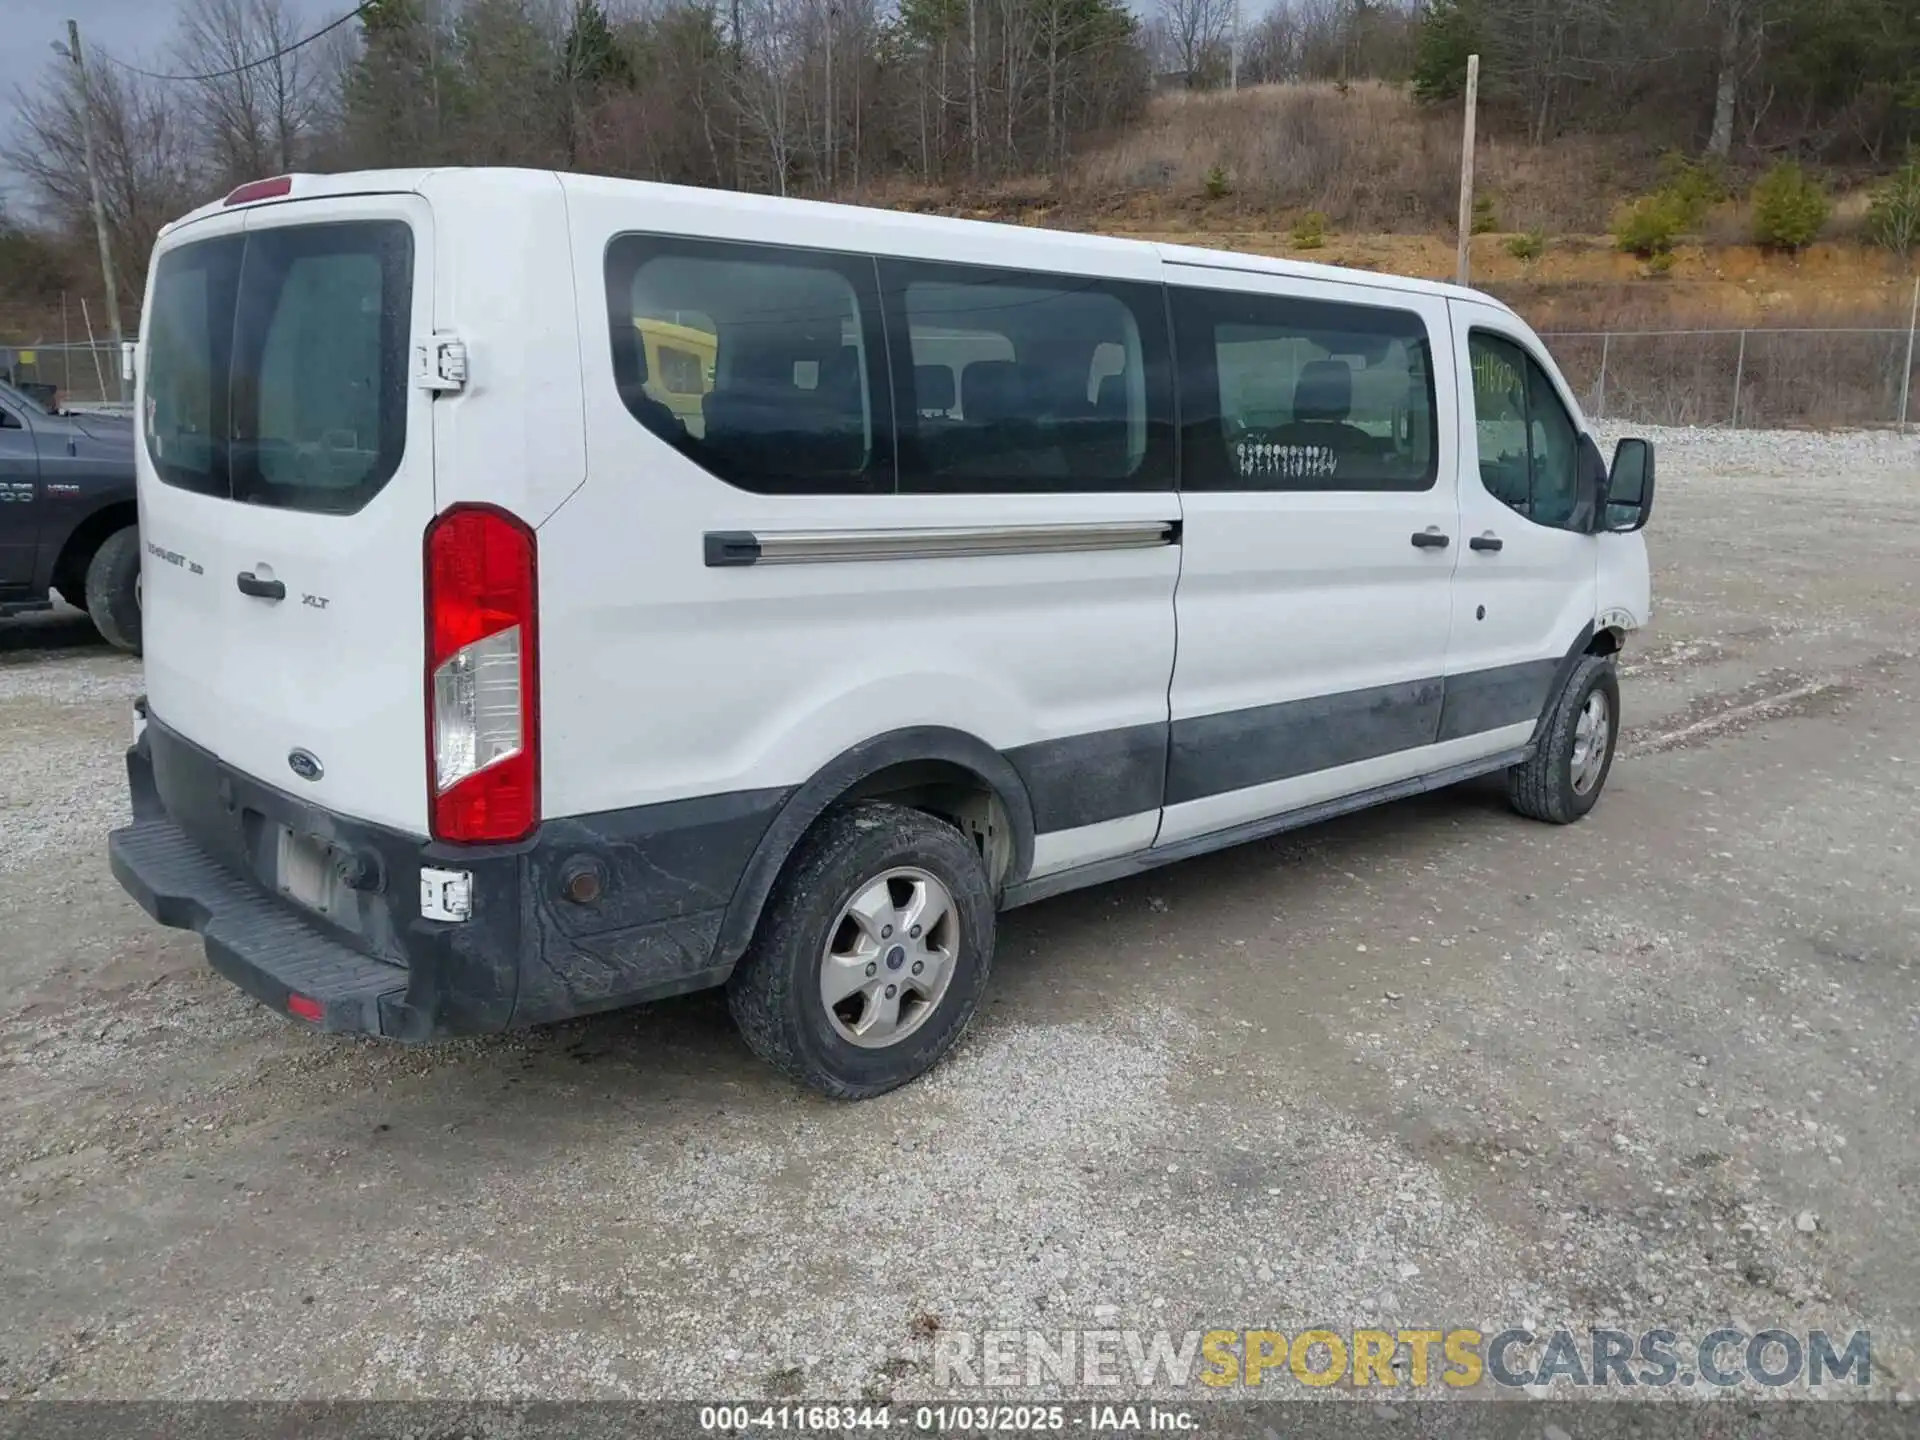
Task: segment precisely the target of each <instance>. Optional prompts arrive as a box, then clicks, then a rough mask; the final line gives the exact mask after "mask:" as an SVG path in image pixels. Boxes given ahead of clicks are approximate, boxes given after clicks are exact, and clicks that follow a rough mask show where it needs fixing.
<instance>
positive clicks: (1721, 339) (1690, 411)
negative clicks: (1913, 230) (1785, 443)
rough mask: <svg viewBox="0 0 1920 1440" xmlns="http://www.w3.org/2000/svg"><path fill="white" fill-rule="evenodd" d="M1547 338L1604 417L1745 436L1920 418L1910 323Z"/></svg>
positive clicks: (1594, 412) (1919, 380)
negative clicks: (1729, 431) (1879, 327)
mask: <svg viewBox="0 0 1920 1440" xmlns="http://www.w3.org/2000/svg"><path fill="white" fill-rule="evenodd" d="M1541 339H1543V340H1545V341H1546V343H1547V346H1548V348H1549V349H1550V350H1552V351H1553V358H1554V360H1555V361H1556V362H1557V363H1558V364H1559V366H1560V369H1561V371H1562V372H1563V373H1564V374H1565V375H1566V377H1567V383H1568V384H1570V385H1572V386H1573V388H1574V393H1575V394H1576V395H1577V396H1578V397H1579V399H1580V404H1581V408H1582V409H1584V410H1585V411H1586V412H1587V414H1588V416H1589V417H1590V418H1592V419H1595V420H1619V421H1625V422H1628V423H1638V424H1643V425H1683V426H1684V425H1696V426H1725V427H1730V428H1733V429H1740V430H1768V429H1788V428H1795V427H1851V426H1860V427H1866V426H1905V425H1907V424H1909V423H1911V422H1920V375H1917V374H1916V373H1915V363H1916V360H1917V359H1920V356H1916V354H1915V346H1914V340H1915V336H1914V332H1913V331H1912V330H1911V329H1908V328H1907V327H1905V326H1902V327H1900V328H1899V329H1885V330H1866V329H1860V330H1799V329H1778V330H1774V329H1766V330H1613V331H1585V332H1558V333H1543V334H1542V336H1541Z"/></svg>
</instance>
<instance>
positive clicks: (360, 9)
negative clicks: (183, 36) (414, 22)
mask: <svg viewBox="0 0 1920 1440" xmlns="http://www.w3.org/2000/svg"><path fill="white" fill-rule="evenodd" d="M379 3H380V0H361V3H360V4H358V5H356V6H354V7H353V9H351V10H349V11H348V12H347V13H346V14H344V15H342V16H341V17H340V18H339V19H337V20H331V21H329V22H328V23H327V24H325V25H322V26H321V27H320V28H319V29H318V30H316V31H314V32H313V33H312V34H311V35H309V36H307V37H306V38H304V39H301V40H296V41H294V42H293V44H291V45H288V46H286V47H285V48H283V49H280V50H276V51H274V52H273V53H272V54H271V55H262V56H261V57H260V58H259V59H258V60H249V61H247V63H246V64H244V65H235V66H234V67H233V68H232V69H230V70H210V71H208V72H207V73H206V74H204V75H162V74H160V73H159V72H158V71H154V70H142V69H141V68H140V67H139V66H138V65H129V64H127V62H126V61H124V60H117V59H115V58H114V57H113V56H111V55H108V54H106V52H104V51H99V52H97V53H98V54H99V55H100V57H101V58H102V59H103V60H105V61H107V62H108V63H109V64H111V65H118V66H119V67H120V68H121V69H122V70H126V71H129V72H130V73H132V74H135V75H143V76H145V77H146V78H147V79H149V80H189V81H204V80H225V79H226V78H227V77H228V76H230V75H244V74H245V73H246V72H247V71H249V70H258V69H259V68H260V67H261V66H262V65H271V64H272V63H273V62H274V61H276V60H279V59H282V58H284V57H285V56H288V55H291V54H292V53H293V52H294V51H296V50H298V49H300V48H301V47H302V46H305V45H311V44H312V43H313V42H314V41H316V40H318V39H319V38H320V37H321V36H323V35H327V34H330V33H332V32H333V31H335V30H338V29H339V28H340V27H341V26H342V25H344V24H346V23H347V22H348V21H349V20H357V19H359V18H360V17H361V16H362V15H364V14H366V13H367V11H369V10H371V9H373V8H374V6H375V5H377V4H379Z"/></svg>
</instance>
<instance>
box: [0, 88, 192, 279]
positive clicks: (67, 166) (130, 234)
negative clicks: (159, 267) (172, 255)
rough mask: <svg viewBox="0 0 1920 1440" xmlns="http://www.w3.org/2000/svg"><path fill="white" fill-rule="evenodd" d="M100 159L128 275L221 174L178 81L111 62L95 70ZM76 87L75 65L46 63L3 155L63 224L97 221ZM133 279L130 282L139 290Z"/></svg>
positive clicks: (25, 95)
mask: <svg viewBox="0 0 1920 1440" xmlns="http://www.w3.org/2000/svg"><path fill="white" fill-rule="evenodd" d="M88 79H89V82H90V84H89V89H90V90H91V91H92V97H91V98H92V106H93V126H94V159H95V162H96V164H97V165H98V167H99V172H100V190H101V202H102V206H103V208H104V209H105V211H106V217H107V228H108V230H109V231H110V232H111V234H112V237H113V248H114V254H115V255H116V256H119V257H122V263H123V265H124V266H125V273H126V275H127V276H129V277H133V276H144V274H145V273H146V267H147V257H148V256H149V255H150V254H151V252H152V249H153V241H154V237H155V236H156V235H157V234H158V233H159V230H160V227H161V226H162V225H164V224H166V223H167V222H168V221H169V220H172V219H175V218H176V217H178V216H179V215H181V214H182V213H183V212H185V211H187V210H190V209H192V208H193V207H194V206H195V205H198V204H199V203H200V202H201V201H202V200H204V199H206V198H207V195H208V193H209V192H210V191H211V190H212V189H213V188H214V186H215V185H216V184H217V181H213V180H211V179H210V177H209V176H208V173H207V167H206V165H205V163H204V160H203V157H202V155H201V153H200V148H199V145H198V141H199V138H200V137H199V136H198V134H197V132H196V128H195V126H194V124H193V122H192V118H191V116H190V115H189V113H188V112H187V110H186V108H185V107H184V106H183V105H181V104H180V103H179V92H178V90H177V89H173V90H170V89H169V88H168V87H167V86H166V85H165V84H163V83H162V82H159V81H151V80H145V79H142V78H141V77H139V76H136V75H131V74H128V73H127V72H125V71H121V70H116V69H115V68H113V67H112V66H109V65H101V66H96V67H94V68H93V69H92V70H90V71H89V74H88ZM82 103H83V102H82V98H81V94H80V87H79V85H78V83H77V81H76V80H75V78H74V75H73V67H72V66H71V65H68V64H66V63H64V62H60V63H56V64H50V65H49V66H48V67H47V69H46V70H45V71H43V72H42V76H41V79H40V81H39V83H38V84H36V85H35V86H33V87H32V88H31V89H29V90H25V91H23V92H21V94H20V98H19V104H18V107H17V108H16V110H15V116H14V132H13V136H12V139H11V140H10V142H9V143H8V144H7V146H6V147H5V149H4V150H0V159H4V160H5V161H6V162H7V163H8V164H9V165H10V166H11V167H12V168H13V170H14V171H15V173H16V174H18V175H19V176H20V177H21V178H22V179H23V180H24V181H25V182H26V185H27V189H28V192H29V194H30V195H31V197H32V199H33V201H34V203H35V205H36V207H37V208H38V209H39V210H40V211H41V213H42V214H44V215H46V216H47V217H48V218H50V219H51V220H52V221H53V222H54V224H55V225H56V226H57V227H59V228H61V229H65V230H71V231H75V232H78V231H83V230H86V229H88V228H89V227H90V226H91V223H92V222H91V220H90V219H89V218H88V217H89V195H88V190H87V172H86V164H85V161H84V158H83V157H82V155H81V139H80V136H81V124H80V115H81V112H80V106H81V104H82ZM136 283H137V282H132V281H131V280H130V281H129V289H131V290H133V291H134V293H135V294H136V295H137V293H138V291H137V288H135V287H136Z"/></svg>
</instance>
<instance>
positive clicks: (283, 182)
mask: <svg viewBox="0 0 1920 1440" xmlns="http://www.w3.org/2000/svg"><path fill="white" fill-rule="evenodd" d="M292 190H293V177H292V176H291V175H276V176H274V177H273V179H271V180H249V181H248V182H247V183H246V184H244V185H239V186H236V187H235V188H234V189H233V190H231V191H229V192H228V193H227V198H226V199H225V200H222V201H221V202H220V203H221V204H222V205H248V204H251V203H252V202H253V201H255V200H278V199H279V198H280V197H281V196H283V195H287V194H290V193H291V192H292Z"/></svg>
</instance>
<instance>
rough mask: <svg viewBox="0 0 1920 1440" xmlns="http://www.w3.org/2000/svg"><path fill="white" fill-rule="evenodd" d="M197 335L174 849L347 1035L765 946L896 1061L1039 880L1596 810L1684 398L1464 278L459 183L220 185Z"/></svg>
mask: <svg viewBox="0 0 1920 1440" xmlns="http://www.w3.org/2000/svg"><path fill="white" fill-rule="evenodd" d="M140 334H141V336H142V341H141V349H140V353H139V355H138V404H139V413H140V417H141V424H142V430H143V441H142V444H141V446H140V461H139V464H140V475H139V498H140V529H141V535H142V536H143V538H144V541H145V556H144V565H145V574H144V585H145V602H144V605H145V615H144V620H145V627H146V689H147V693H146V695H145V696H144V697H143V700H142V702H141V703H140V704H139V705H138V706H137V707H136V710H137V714H136V720H135V728H136V743H135V745H134V748H133V749H132V751H131V752H130V753H129V756H128V770H129V776H130V781H131V786H132V796H133V807H134V815H135V820H134V823H133V824H132V825H130V826H128V827H127V828H125V829H122V830H118V831H115V832H114V834H113V836H112V839H111V845H110V850H111V857H112V863H113V869H114V872H115V874H116V875H117V876H118V877H119V879H120V881H121V883H122V884H123V885H124V886H125V887H126V889H127V890H128V891H129V892H130V893H131V894H132V895H133V896H134V897H135V898H136V899H137V900H138V901H139V902H140V904H141V905H142V906H144V907H145V908H146V909H147V910H148V911H149V912H150V913H151V914H152V915H153V916H154V917H155V918H156V919H158V920H159V921H160V922H161V923H162V924H165V925H171V926H178V927H185V928H191V929H194V930H197V931H199V932H201V933H202V934H203V935H204V937H205V941H206V948H207V953H208V956H209V957H210V959H211V961H212V963H213V965H214V967H215V968H216V969H218V970H219V971H220V972H221V973H222V974H224V975H226V976H227V977H228V978H229V979H231V980H233V981H234V982H235V983H237V984H238V985H240V986H241V987H242V988H243V989H245V990H247V991H248V992H249V993H251V994H252V995H254V996H256V997H257V998H259V999H260V1000H262V1001H264V1002H266V1003H267V1004H269V1005H272V1006H273V1007H275V1008H276V1009H279V1010H282V1011H284V1012H286V1013H288V1014H290V1015H292V1016H293V1017H295V1018H296V1019H298V1020H300V1021H303V1022H305V1023H306V1024H308V1025H311V1026H313V1027H315V1028H318V1029H321V1030H329V1031H354V1032H361V1033H367V1034H376V1035H385V1036H391V1037H395V1038H398V1039H402V1040H425V1039H429V1038H433V1037H438V1036H445V1035H452V1034H461V1033H472V1032H477V1031H493V1030H500V1029H503V1028H505V1027H508V1026H520V1025H525V1024H532V1023H538V1022H543V1021H553V1020H558V1019H562V1018H564V1017H567V1016H575V1015H582V1014H586V1013H588V1012H591V1011H596V1010H602V1009H607V1008H611V1007H614V1006H620V1005H627V1004H631V1003H633V1002H636V1001H642V1000H648V999H653V998H657V997H661V996H667V995H674V994H679V993H681V992H685V991H690V990H695V989H699V988H702V987H705V986H716V985H725V986H726V987H727V990H728V994H729V998H730V1000H731V1003H732V1008H733V1013H734V1014H735V1016H736V1017H737V1018H738V1021H739V1024H740V1028H741V1030H742V1031H743V1032H744V1034H745V1036H746V1038H747V1041H748V1043H749V1044H750V1045H751V1046H752V1047H753V1048H754V1049H755V1050H756V1051H757V1052H759V1053H760V1054H761V1055H763V1056H765V1057H766V1058H767V1059H769V1060H771V1061H773V1062H774V1063H775V1064H777V1065H779V1066H780V1067H782V1068H783V1069H785V1070H786V1071H788V1072H789V1073H791V1074H793V1075H795V1076H797V1077H799V1078H800V1079H802V1080H804V1081H806V1082H808V1083H809V1084H812V1085H814V1086H816V1087H818V1088H819V1089H821V1090H823V1091H826V1092H828V1093H830V1094H834V1095H839V1096H847V1097H858V1096H867V1095H873V1094H877V1093H879V1092H881V1091H883V1090H886V1089H888V1088H890V1087H892V1086H895V1085H899V1084H901V1083H902V1082H904V1081H906V1080H908V1079H910V1078H912V1077H913V1076H915V1075H918V1074H920V1073H921V1072H922V1071H924V1070H926V1069H927V1068H928V1067H929V1066H930V1065H932V1064H933V1063H934V1062H935V1061H936V1060H937V1059H938V1058H939V1056H940V1055H941V1054H942V1053H943V1052H945V1051H946V1050H947V1049H948V1048H949V1047H951V1046H952V1045H953V1044H954V1042H955V1040H956V1039H957V1038H958V1037H959V1035H960V1033H961V1031H962V1030H963V1029H964V1028H965V1027H966V1024H967V1022H968V1019H969V1018H970V1017H971V1016H972V1014H973V1013H974V1010H975V1008H976V1007H977V1006H978V1004H979V1002H980V997H981V992H982V990H983V988H984V986H985V984H986V981H987V972H988V967H989V964H990V962H991V960H992V957H993V948H994V925H995V915H996V912H997V911H999V910H1002V909H1006V908H1009V907H1011V906H1016V905H1022V904H1025V903H1027V902H1029V901H1032V900H1037V899H1040V898H1042V897H1043V896H1047V895H1052V894H1056V893H1058V892H1060V891H1063V890H1068V889H1072V888H1074V887H1076V886H1081V885H1090V884H1095V883H1099V882H1101V881H1105V880H1110V879H1113V878H1115V877H1118V876H1124V875H1129V874H1133V873H1135V872H1137V871H1140V870H1144V869H1146V868H1148V867H1151V866H1155V865H1160V864H1164V863H1167V862H1169V861H1173V860H1179V859H1183V858H1185V857H1188V856H1192V855H1197V854H1200V853H1202V852H1204V851H1208V850H1213V849H1216V848H1219V847H1221V846H1224V845H1230V844H1235V843H1237V842H1239V841H1243V840H1251V839H1256V838H1259V837H1261V836H1266V835H1272V834H1274V833H1275V832H1276V831H1280V830H1284V829H1287V828H1289V827H1291V826H1297V825H1301V824H1305V823H1307V822H1309V821H1313V820H1317V819H1320V818H1322V817H1325V816H1329V815H1334V814H1338V813H1340V812H1343V811H1348V810H1353V809H1356V808H1358V807H1361V806H1365V805H1371V804H1375V803H1377V802H1380V801H1385V800H1392V799H1395V798H1397V797H1401V796H1406V795H1411V794H1413V793H1415V792H1418V791H1422V790H1429V789H1433V788H1434V787H1437V786H1441V785H1446V784H1450V783H1452V782H1454V781H1457V780H1461V779H1464V778H1466V777H1469V776H1473V775H1479V774H1482V773H1487V772H1494V771H1504V772H1506V774H1507V775H1508V776H1509V777H1510V785H1511V792H1512V796H1513V803H1514V805H1515V807H1516V808H1517V809H1519V810H1520V811H1521V812H1522V813H1524V814H1527V815H1530V816H1533V817H1535V818H1537V819H1541V820H1547V821H1552V822H1556V823H1566V822H1568V821H1572V820H1576V819H1578V818H1579V817H1580V816H1581V815H1583V814H1584V813H1585V812H1586V811H1587V810H1588V809H1589V808H1590V807H1591V806H1592V805H1593V804H1594V802H1595V800H1596V799H1597V798H1598V796H1599V794H1600V790H1601V788H1602V786H1604V784H1605V783H1606V778H1607V771H1608V766H1609V764H1610V763H1611V760H1612V756H1613V747H1614V739H1615V737H1616V735H1617V734H1618V733H1619V718H1618V717H1619V690H1618V684H1617V681H1616V678H1615V666H1614V659H1613V657H1614V655H1615V654H1616V652H1617V651H1618V650H1619V648H1620V646H1621V644H1622V643H1623V641H1624V640H1625V637H1626V636H1627V635H1628V634H1629V633H1630V632H1632V631H1633V630H1634V629H1635V628H1636V627H1639V626H1641V625H1643V624H1644V623H1645V622H1646V620H1647V618H1648V608H1649V594H1648V574H1647V555H1646V549H1645V544H1644V541H1643V538H1642V536H1641V535H1640V534H1638V533H1637V532H1638V531H1639V530H1640V528H1641V527H1642V526H1643V525H1644V524H1645V523H1646V520H1647V517H1648V514H1649V511H1650V508H1651V505H1652V500H1653V487H1654V464H1653V452H1652V449H1651V447H1650V446H1649V445H1648V444H1646V443H1645V442H1643V441H1637V440H1628V441H1623V442H1622V443H1621V445H1620V447H1619V448H1618V450H1616V452H1615V454H1614V457H1613V462H1612V466H1611V472H1609V467H1608V465H1607V463H1606V462H1605V461H1604V460H1603V459H1602V457H1601V454H1600V451H1599V450H1598V448H1597V447H1596V445H1595V443H1594V441H1593V440H1592V438H1591V437H1590V436H1589V435H1588V433H1587V430H1586V426H1585V424H1584V422H1583V420H1582V418H1581V414H1580V410H1579V407H1578V406H1577V405H1576V404H1575V402H1574V398H1573V396H1572V394H1571V392H1570V391H1569V389H1568V387H1567V385H1566V383H1565V382H1564V380H1563V379H1562V378H1561V376H1560V374H1559V372H1558V371H1557V370H1556V369H1555V368H1554V365H1553V362H1552V360H1551V359H1550V358H1549V357H1548V355H1547V352H1546V349H1545V347H1544V346H1543V345H1541V343H1540V341H1539V340H1538V338H1537V337H1536V336H1535V335H1534V334H1533V333H1532V332H1531V331H1530V330H1529V329H1528V328H1527V326H1526V325H1524V324H1522V323H1521V322H1520V320H1519V319H1518V318H1516V317H1515V316H1514V314H1513V313H1512V312H1511V311H1510V310H1508V309H1506V308H1505V307H1504V306H1502V305H1500V304H1499V303H1498V302H1496V301H1493V300H1490V299H1488V298H1487V297H1485V296H1483V295H1479V294H1475V293H1473V292H1471V291H1467V290H1459V289H1453V288H1450V287H1447V286H1443V285H1437V284H1429V283H1425V282H1419V281H1412V280H1400V279H1393V278H1390V277H1386V276H1379V275H1372V274H1359V273H1350V272H1345V271H1340V270H1335V269H1330V268H1325V267H1320V266H1312V265H1300V264H1294V263H1290V262H1286V261H1279V260H1268V259H1262V258H1257V257H1253V256H1247V255H1236V254H1226V253H1218V252H1211V251H1203V250H1191V249H1184V248H1181V247H1178V246H1165V245H1152V244H1145V243H1136V242H1131V241H1122V240H1110V239H1101V238H1095V237H1091V236H1085V235H1068V234H1056V233H1050V232H1047V231H1043V230H1031V229H1024V228H1018V227H1008V226H996V225H983V224H974V223H968V222H961V221H954V220H944V219H937V218H928V217H922V216H913V215H905V214H896V213H892V212H887V211H870V210H860V209H852V208H848V207H844V206H836V205H824V204H812V203H804V202H799V201H790V200H776V199H769V198H766V197H763V196H754V195H740V194H728V193H722V192H717V191H709V190H689V189H678V188H674V187H669V186H660V185H648V184H638V183H632V182H627V181H620V180H609V179H596V178H589V177H584V176H573V175H556V174H551V173H545V172H525V171H503V170H432V171H420V172H381V173H368V174H352V175H337V176H310V175H300V176H294V177H291V178H286V177H282V178H279V179H275V180H270V181H262V182H257V183H255V184H251V185H247V186H243V187H242V188H241V189H239V190H237V191H235V192H234V193H233V194H232V195H230V196H228V197H227V199H226V200H225V201H224V202H223V203H220V204H215V205H210V206H207V207H205V208H203V209H201V210H198V211H196V212H194V213H193V214H192V215H189V216H188V217H186V218H185V219H184V220H182V221H180V222H178V223H177V224H174V225H172V226H169V227H168V228H167V230H166V231H165V232H164V234H163V235H162V237H161V240H160V242H159V244H158V246H157V247H156V249H155V252H154V259H153V268H152V274H151V277H150V279H149V282H148V286H147V300H146V311H145V314H144V316H143V317H142V324H141V329H140ZM648 335H653V336H655V337H656V338H657V337H658V336H660V335H667V336H669V337H679V338H677V339H675V341H674V347H675V348H673V350H672V353H673V354H674V356H675V357H676V359H675V362H674V363H675V365H676V368H677V370H678V371H684V372H685V373H684V374H679V375H677V376H676V377H675V378H672V379H667V378H664V377H660V376H655V375H651V374H649V373H648V368H647V358H646V357H647V352H648V349H649V348H652V349H654V350H655V351H656V353H658V354H661V355H665V354H666V353H667V349H666V348H663V347H662V346H660V345H654V346H652V347H649V345H648V343H647V338H646V337H647V336H648ZM702 337H705V338H702ZM665 364H666V362H665V361H664V360H662V361H660V362H658V368H665ZM669 397H672V403H669Z"/></svg>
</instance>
